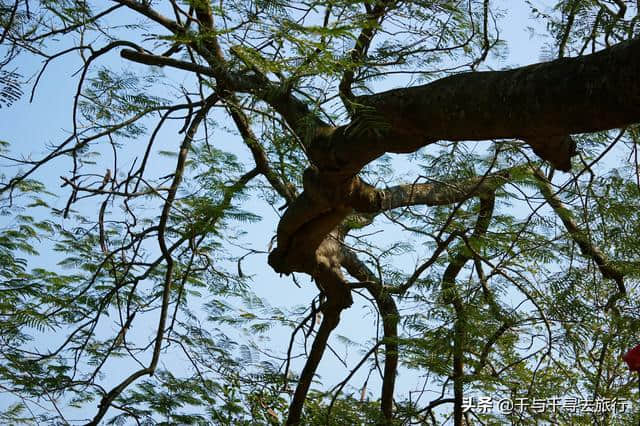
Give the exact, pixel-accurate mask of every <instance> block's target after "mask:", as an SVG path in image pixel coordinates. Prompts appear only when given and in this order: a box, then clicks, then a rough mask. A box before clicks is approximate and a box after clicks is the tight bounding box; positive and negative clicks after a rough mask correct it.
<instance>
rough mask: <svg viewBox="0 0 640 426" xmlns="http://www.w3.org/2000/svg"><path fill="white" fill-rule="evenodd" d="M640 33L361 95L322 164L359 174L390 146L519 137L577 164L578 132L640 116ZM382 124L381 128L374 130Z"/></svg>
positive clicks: (327, 144)
mask: <svg viewBox="0 0 640 426" xmlns="http://www.w3.org/2000/svg"><path fill="white" fill-rule="evenodd" d="M638 75H640V39H635V40H632V41H628V42H623V43H620V44H618V45H616V46H613V47H611V48H608V49H605V50H602V51H600V52H597V53H595V54H592V55H588V56H582V57H576V58H561V59H558V60H555V61H552V62H545V63H540V64H534V65H529V66H525V67H521V68H516V69H513V70H506V71H486V72H472V73H464V74H457V75H453V76H450V77H446V78H443V79H440V80H437V81H434V82H432V83H429V84H426V85H423V86H416V87H408V88H400V89H394V90H389V91H386V92H382V93H378V94H374V95H370V96H361V97H358V98H356V101H357V102H358V103H359V104H361V105H362V107H361V109H360V112H359V114H358V115H357V116H356V118H355V121H357V120H358V119H360V120H361V121H362V120H364V121H365V122H367V123H370V125H369V126H368V127H369V131H362V130H361V129H359V127H358V126H355V125H354V124H353V123H351V125H348V126H343V127H340V128H337V129H336V130H335V131H333V132H332V133H331V135H328V137H325V138H319V139H318V140H316V141H315V146H314V149H313V150H311V153H312V158H313V160H314V162H315V164H316V165H317V166H318V167H320V168H321V169H322V168H336V167H338V168H340V169H341V170H351V171H353V172H354V173H356V172H357V171H359V170H360V168H361V167H363V166H364V165H365V164H367V163H369V162H370V161H371V160H373V159H375V158H377V157H378V156H380V155H382V154H383V153H385V152H398V153H401V152H412V151H414V150H416V149H418V148H420V147H422V146H425V145H427V144H429V143H431V142H433V141H435V140H487V139H500V138H518V139H523V140H525V141H526V142H528V143H529V144H530V145H531V146H532V147H533V149H534V150H535V151H536V152H537V153H538V155H540V156H541V157H542V158H543V159H545V160H548V161H550V162H551V163H552V164H553V165H554V166H555V167H556V168H558V169H560V170H568V169H569V168H570V162H569V159H570V157H571V155H573V153H574V146H573V144H572V143H571V142H570V141H569V140H568V139H567V137H568V136H569V135H571V134H575V133H586V132H595V131H600V130H607V129H612V128H617V127H622V126H625V125H627V124H630V123H636V122H638V121H640V80H639V79H638V78H637V76H638ZM376 122H377V123H378V124H377V126H378V130H377V131H373V130H372V127H375V126H376V124H375V123H376Z"/></svg>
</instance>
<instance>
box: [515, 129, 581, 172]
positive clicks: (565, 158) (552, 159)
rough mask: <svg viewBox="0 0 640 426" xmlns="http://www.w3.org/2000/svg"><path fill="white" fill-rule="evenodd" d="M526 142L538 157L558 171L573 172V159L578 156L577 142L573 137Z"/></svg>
mask: <svg viewBox="0 0 640 426" xmlns="http://www.w3.org/2000/svg"><path fill="white" fill-rule="evenodd" d="M525 141H526V142H527V143H528V144H529V145H530V146H531V148H532V149H533V152H535V153H536V155H537V156H538V157H540V158H542V159H543V160H545V161H548V162H549V163H551V165H552V166H553V167H555V168H556V169H558V170H562V171H563V172H570V171H571V157H573V156H575V155H576V154H577V151H576V142H575V140H573V138H572V137H571V136H569V135H567V136H549V137H544V138H537V137H530V138H526V139H525Z"/></svg>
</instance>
